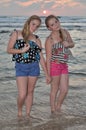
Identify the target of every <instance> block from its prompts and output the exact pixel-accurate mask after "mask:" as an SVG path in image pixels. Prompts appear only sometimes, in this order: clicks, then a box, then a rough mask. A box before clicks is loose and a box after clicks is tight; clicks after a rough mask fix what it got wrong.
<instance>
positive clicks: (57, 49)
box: [51, 42, 71, 63]
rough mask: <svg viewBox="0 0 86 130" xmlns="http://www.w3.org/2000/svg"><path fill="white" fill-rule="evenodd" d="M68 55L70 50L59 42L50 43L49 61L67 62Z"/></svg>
mask: <svg viewBox="0 0 86 130" xmlns="http://www.w3.org/2000/svg"><path fill="white" fill-rule="evenodd" d="M69 55H71V51H70V50H69V49H68V48H65V47H64V46H63V44H62V43H61V42H58V43H55V44H54V45H52V56H51V61H58V62H60V63H67V62H68V59H69Z"/></svg>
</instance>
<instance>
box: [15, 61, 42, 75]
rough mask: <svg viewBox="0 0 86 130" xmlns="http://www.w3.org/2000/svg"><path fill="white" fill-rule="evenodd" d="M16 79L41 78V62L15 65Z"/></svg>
mask: <svg viewBox="0 0 86 130" xmlns="http://www.w3.org/2000/svg"><path fill="white" fill-rule="evenodd" d="M15 70H16V77H20V76H39V75H40V67H39V62H32V63H17V62H16V63H15Z"/></svg>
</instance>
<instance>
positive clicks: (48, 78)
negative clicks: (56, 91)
mask: <svg viewBox="0 0 86 130" xmlns="http://www.w3.org/2000/svg"><path fill="white" fill-rule="evenodd" d="M46 83H47V84H50V83H51V77H50V76H46Z"/></svg>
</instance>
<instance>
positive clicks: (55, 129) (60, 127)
mask: <svg viewBox="0 0 86 130" xmlns="http://www.w3.org/2000/svg"><path fill="white" fill-rule="evenodd" d="M25 19H26V18H25V17H0V21H1V22H0V130H47V129H49V130H81V129H82V130H86V56H85V54H86V49H85V48H86V44H85V41H86V18H85V17H72V18H70V17H62V18H61V21H62V25H63V26H64V27H65V28H67V29H68V30H69V32H70V34H71V35H72V38H73V40H74V42H75V48H74V49H72V52H73V56H74V58H73V60H71V61H70V62H69V76H70V85H69V92H68V95H67V97H66V99H65V101H64V103H63V106H62V113H61V114H60V115H51V113H50V104H49V92H50V85H46V83H45V77H44V73H43V71H42V69H41V75H40V77H39V80H38V82H37V84H36V88H35V92H34V103H33V107H32V111H31V118H30V119H28V118H27V117H26V116H25V106H24V108H23V113H24V116H23V118H22V119H20V120H19V119H18V118H17V105H16V98H17V87H16V81H15V71H14V63H13V62H12V61H11V55H8V54H7V53H6V47H7V44H8V39H9V35H10V33H11V31H12V30H13V29H14V28H17V27H19V29H20V28H21V27H22V25H23V22H24V20H25ZM42 20H44V19H42ZM45 32H46V33H45ZM37 34H39V35H40V38H41V40H42V44H43V47H44V41H45V36H47V35H48V34H49V32H48V31H47V30H46V28H45V26H44V24H42V27H41V28H40V30H39V31H38V32H37ZM43 54H44V56H45V51H44V50H43Z"/></svg>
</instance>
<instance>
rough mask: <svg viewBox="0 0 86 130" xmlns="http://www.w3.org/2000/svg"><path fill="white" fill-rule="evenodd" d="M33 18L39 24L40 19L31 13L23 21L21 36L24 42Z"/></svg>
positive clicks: (26, 39)
mask: <svg viewBox="0 0 86 130" xmlns="http://www.w3.org/2000/svg"><path fill="white" fill-rule="evenodd" d="M33 20H38V21H39V22H40V24H41V19H40V17H39V16H37V15H32V16H31V17H29V18H28V19H27V21H26V22H25V24H24V27H23V29H22V36H23V38H24V40H25V42H27V41H28V36H29V35H30V22H31V21H33ZM39 26H40V25H39Z"/></svg>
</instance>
